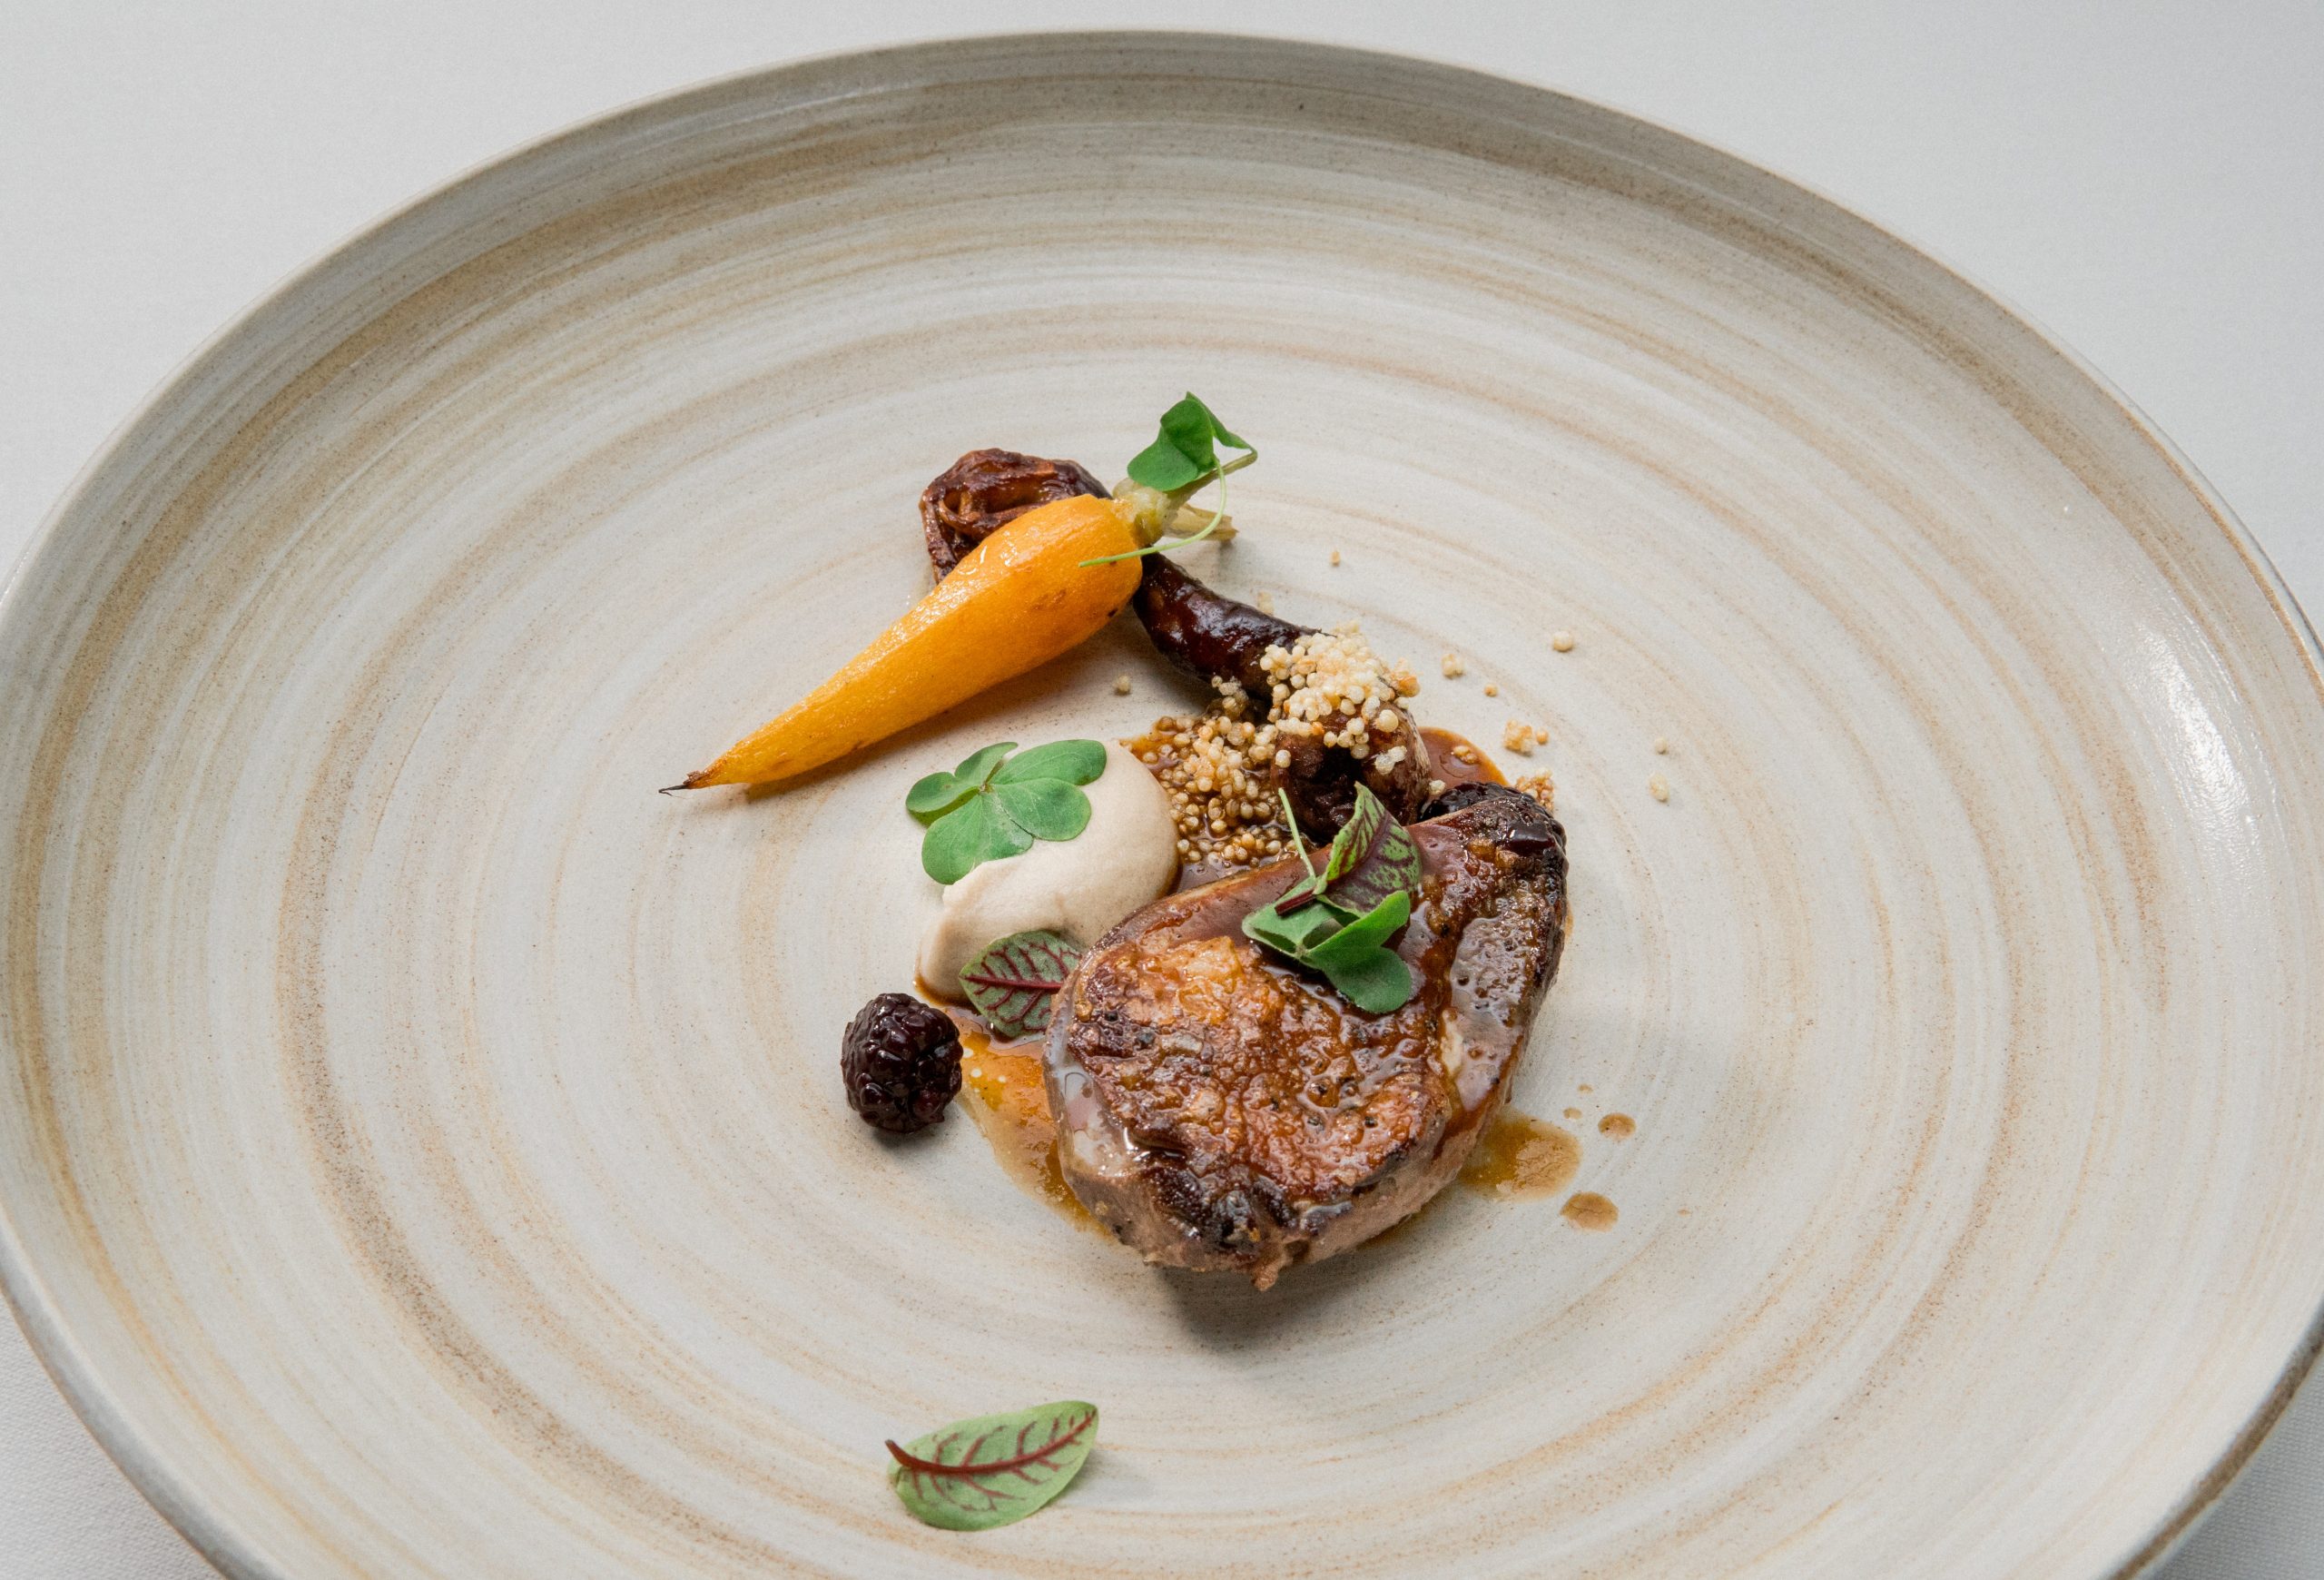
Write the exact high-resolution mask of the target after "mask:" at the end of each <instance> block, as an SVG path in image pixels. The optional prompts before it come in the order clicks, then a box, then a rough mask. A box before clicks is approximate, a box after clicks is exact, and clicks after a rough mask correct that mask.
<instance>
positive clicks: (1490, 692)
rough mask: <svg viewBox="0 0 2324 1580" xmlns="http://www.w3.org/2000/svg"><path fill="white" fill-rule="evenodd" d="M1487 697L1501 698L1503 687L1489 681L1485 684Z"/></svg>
mask: <svg viewBox="0 0 2324 1580" xmlns="http://www.w3.org/2000/svg"><path fill="white" fill-rule="evenodd" d="M1485 695H1486V696H1500V695H1501V687H1500V686H1495V685H1494V684H1493V683H1492V681H1490V680H1488V681H1486V682H1485Z"/></svg>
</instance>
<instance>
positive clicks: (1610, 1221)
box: [1564, 1190, 1621, 1232]
mask: <svg viewBox="0 0 2324 1580" xmlns="http://www.w3.org/2000/svg"><path fill="white" fill-rule="evenodd" d="M1564 1211H1565V1220H1566V1221H1567V1222H1568V1223H1571V1225H1573V1226H1574V1228H1576V1229H1590V1230H1591V1231H1593V1232H1595V1231H1599V1230H1603V1229H1611V1228H1613V1227H1614V1220H1616V1219H1618V1218H1620V1216H1621V1214H1620V1212H1618V1211H1616V1210H1614V1204H1613V1203H1612V1202H1610V1201H1609V1200H1606V1199H1605V1198H1604V1197H1603V1196H1600V1195H1599V1194H1598V1193H1597V1192H1596V1191H1595V1190H1584V1191H1581V1192H1580V1193H1579V1194H1577V1195H1573V1196H1570V1197H1568V1198H1567V1199H1566V1203H1565V1209H1564Z"/></svg>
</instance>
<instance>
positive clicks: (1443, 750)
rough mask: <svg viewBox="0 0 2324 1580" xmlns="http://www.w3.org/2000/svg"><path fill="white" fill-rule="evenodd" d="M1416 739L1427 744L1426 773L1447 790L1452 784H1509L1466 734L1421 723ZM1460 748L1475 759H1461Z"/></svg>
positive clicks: (1479, 747) (1481, 748)
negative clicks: (1427, 769) (1458, 733)
mask: <svg viewBox="0 0 2324 1580" xmlns="http://www.w3.org/2000/svg"><path fill="white" fill-rule="evenodd" d="M1420 738H1421V739H1422V740H1423V741H1424V742H1425V743H1427V746H1428V760H1429V763H1430V768H1429V772H1430V774H1431V775H1433V776H1434V777H1436V778H1439V779H1442V780H1443V781H1444V787H1445V788H1446V789H1447V790H1450V789H1451V788H1452V786H1453V785H1506V784H1508V783H1509V781H1508V780H1507V779H1506V778H1504V777H1502V772H1501V769H1500V768H1499V767H1498V766H1496V765H1494V763H1493V760H1492V758H1491V757H1488V756H1486V755H1485V754H1484V748H1483V747H1482V746H1478V745H1477V744H1476V742H1474V741H1472V740H1471V739H1469V738H1468V737H1467V736H1461V735H1455V734H1454V733H1453V732H1452V731H1451V730H1439V729H1431V728H1429V727H1428V726H1425V725H1423V726H1421V732H1420ZM1463 748H1465V749H1466V750H1467V751H1468V753H1469V755H1471V756H1472V757H1473V758H1474V759H1475V761H1473V762H1467V761H1463V760H1462V757H1461V756H1460V755H1458V754H1459V751H1460V750H1461V749H1463Z"/></svg>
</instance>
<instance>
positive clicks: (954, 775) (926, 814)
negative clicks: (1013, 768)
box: [904, 741, 1017, 823]
mask: <svg viewBox="0 0 2324 1580" xmlns="http://www.w3.org/2000/svg"><path fill="white" fill-rule="evenodd" d="M1016 749H1017V743H1016V742H1015V741H996V742H994V743H993V744H992V745H991V746H986V747H984V748H982V749H981V750H979V751H976V752H972V753H970V755H969V756H968V759H967V760H966V761H964V762H963V763H961V765H960V766H959V767H957V768H955V769H953V770H952V771H951V772H950V773H949V774H946V773H942V772H938V773H934V774H931V775H928V776H927V777H926V778H924V779H921V780H919V781H917V782H916V783H914V784H913V785H912V787H911V789H910V790H908V791H906V792H905V793H904V810H905V811H907V812H909V813H911V815H913V816H914V817H917V818H918V819H920V821H921V822H922V823H933V822H935V821H936V820H937V819H938V818H940V817H941V816H943V815H945V814H946V813H948V812H950V811H951V810H952V809H953V808H954V807H956V806H958V805H960V803H961V802H963V801H966V800H967V799H968V798H969V797H970V796H971V795H975V794H976V793H977V792H978V791H979V790H981V789H983V788H984V785H985V781H986V780H988V779H990V778H991V777H992V770H993V765H995V764H997V763H999V762H1000V759H1001V758H1003V757H1005V756H1007V755H1009V753H1011V752H1013V751H1015V750H1016Z"/></svg>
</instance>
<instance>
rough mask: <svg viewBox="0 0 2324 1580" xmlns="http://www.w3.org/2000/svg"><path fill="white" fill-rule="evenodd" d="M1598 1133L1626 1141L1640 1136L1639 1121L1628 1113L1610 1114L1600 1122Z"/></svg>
mask: <svg viewBox="0 0 2324 1580" xmlns="http://www.w3.org/2000/svg"><path fill="white" fill-rule="evenodd" d="M1598 1133H1599V1134H1600V1135H1601V1136H1611V1137H1613V1138H1614V1139H1615V1140H1616V1141H1628V1140H1629V1139H1630V1137H1632V1136H1634V1135H1636V1134H1638V1121H1636V1120H1634V1119H1632V1118H1630V1115H1628V1114H1626V1113H1610V1114H1608V1115H1607V1116H1606V1117H1605V1118H1604V1119H1601V1120H1600V1121H1598Z"/></svg>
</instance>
